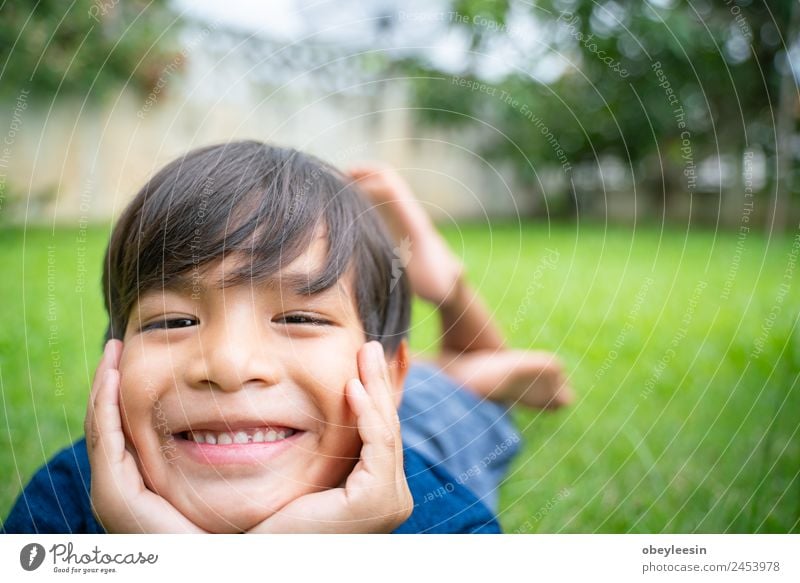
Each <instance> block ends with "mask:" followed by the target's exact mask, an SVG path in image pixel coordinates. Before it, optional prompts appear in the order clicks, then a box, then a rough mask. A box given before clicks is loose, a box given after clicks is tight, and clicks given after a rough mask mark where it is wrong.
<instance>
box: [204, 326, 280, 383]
mask: <svg viewBox="0 0 800 583" xmlns="http://www.w3.org/2000/svg"><path fill="white" fill-rule="evenodd" d="M268 335H269V334H268V331H262V330H260V328H259V326H258V322H254V321H253V317H252V314H251V315H250V316H249V317H248V318H247V320H246V321H245V320H242V319H241V318H240V319H238V320H235V319H232V318H229V319H227V321H226V322H225V323H224V324H223V325H220V326H217V327H215V328H214V329H209V330H207V332H206V333H205V334H200V336H199V354H198V358H197V360H198V362H197V363H196V364H194V365H192V369H193V371H194V374H193V375H192V376H193V378H192V379H191V381H190V382H191V383H192V384H193V385H194V386H206V387H207V386H211V387H212V388H216V389H218V390H222V391H237V390H239V389H241V388H243V387H245V386H253V387H258V386H262V387H267V386H272V385H275V384H277V383H279V382H280V378H281V366H282V365H281V363H280V359H279V358H278V355H277V351H276V350H273V349H270V347H269V346H267V344H268V338H267V336H268Z"/></svg>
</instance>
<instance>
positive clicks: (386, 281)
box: [103, 141, 410, 353]
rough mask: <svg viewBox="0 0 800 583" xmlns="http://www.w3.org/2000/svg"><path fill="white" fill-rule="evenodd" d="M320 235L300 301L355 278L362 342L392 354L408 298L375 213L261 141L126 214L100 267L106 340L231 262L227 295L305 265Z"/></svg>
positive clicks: (177, 164)
mask: <svg viewBox="0 0 800 583" xmlns="http://www.w3.org/2000/svg"><path fill="white" fill-rule="evenodd" d="M320 226H322V227H324V232H325V234H326V237H327V244H328V245H327V247H328V248H327V260H326V262H325V266H324V268H323V269H322V270H321V271H320V272H319V273H317V274H315V276H314V277H312V278H311V279H310V280H308V281H305V282H302V284H301V286H302V287H301V288H300V289H298V290H297V291H298V293H302V294H314V293H317V292H320V291H322V290H325V289H328V288H329V287H331V286H332V285H334V284H335V283H336V282H337V281H338V280H339V279H340V278H341V277H342V275H343V274H344V273H345V272H346V271H348V269H352V273H353V279H352V281H353V291H354V292H355V297H356V304H357V306H358V313H359V316H360V319H361V323H362V325H363V327H364V332H365V334H366V336H367V339H368V340H378V341H380V342H381V343H382V344H383V346H384V348H385V349H386V351H387V353H393V352H394V351H395V350H396V349H397V347H398V345H399V344H400V341H401V340H402V339H403V338H404V337H405V336H406V334H407V332H408V326H409V316H410V291H409V287H408V282H407V280H406V276H405V274H404V273H403V272H402V270H400V269H399V268H398V258H397V257H396V255H395V253H394V251H393V245H392V244H391V242H390V240H389V238H388V236H387V232H386V229H385V227H384V225H383V223H382V222H381V221H380V218H379V217H378V215H377V213H376V212H375V211H374V210H373V209H372V208H371V207H370V205H368V204H367V203H366V202H365V200H364V199H363V197H362V195H361V194H360V193H359V191H358V189H357V187H356V186H355V185H354V184H352V183H351V182H350V181H349V180H348V179H347V178H346V177H345V176H344V175H343V174H342V173H340V172H339V171H338V170H336V169H335V168H334V167H332V166H330V165H328V164H326V163H325V162H322V161H321V160H319V159H317V158H315V157H314V156H311V155H309V154H305V153H303V152H299V151H297V150H294V149H291V148H280V147H275V146H271V145H268V144H264V143H261V142H256V141H238V142H229V143H225V144H219V145H216V146H209V147H206V148H201V149H197V150H193V151H191V152H189V153H188V154H186V155H184V156H182V157H180V158H178V159H177V160H174V161H173V162H171V163H170V164H168V165H167V166H165V167H164V168H163V169H162V170H160V171H159V172H158V173H157V174H156V175H155V176H154V177H153V178H151V179H150V181H149V182H147V184H145V185H144V187H143V188H142V189H141V190H140V191H139V193H138V194H137V195H136V197H135V198H134V199H133V201H132V202H131V203H130V204H129V205H128V207H127V208H126V209H125V211H124V212H123V214H122V216H121V217H120V219H119V221H118V222H117V225H116V226H115V228H114V231H113V233H112V234H111V240H110V242H109V244H108V249H107V250H106V256H105V265H104V273H103V292H104V293H103V296H104V299H105V304H106V310H107V311H108V315H109V327H108V331H107V333H106V336H107V338H109V339H110V338H122V337H123V336H124V334H125V329H126V327H127V325H128V318H129V317H130V313H131V310H132V308H133V306H134V304H135V302H136V300H137V298H138V297H139V295H140V294H142V293H144V292H146V291H149V290H152V289H161V288H162V287H163V286H166V285H169V284H170V283H172V282H174V281H175V280H177V279H178V278H180V277H186V276H187V275H188V274H190V273H193V272H196V270H197V269H199V268H202V267H204V266H206V265H208V264H210V263H212V262H214V261H216V260H218V259H222V258H223V257H224V256H228V255H233V254H237V255H242V256H244V257H246V258H247V259H248V261H245V262H244V265H242V266H241V267H240V268H239V269H238V271H236V272H235V273H234V274H233V276H232V277H231V278H229V280H227V281H226V282H224V283H225V285H234V284H237V283H243V282H246V281H252V280H257V281H262V280H266V279H267V278H269V277H270V276H272V275H274V274H276V273H277V271H278V270H280V269H281V268H282V267H285V266H286V265H288V264H289V263H291V262H292V261H293V260H294V259H295V258H297V257H298V256H299V255H300V254H302V253H303V251H305V250H306V249H307V248H308V246H309V245H310V243H311V242H312V238H313V237H314V235H315V233H318V232H319V231H318V230H317V229H318V228H319V227H320Z"/></svg>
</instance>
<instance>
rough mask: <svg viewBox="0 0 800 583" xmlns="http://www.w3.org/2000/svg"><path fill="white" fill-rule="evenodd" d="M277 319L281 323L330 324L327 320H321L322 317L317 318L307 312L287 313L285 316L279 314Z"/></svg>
mask: <svg viewBox="0 0 800 583" xmlns="http://www.w3.org/2000/svg"><path fill="white" fill-rule="evenodd" d="M277 321H278V322H280V323H283V324H307V325H310V326H324V325H326V324H330V322H329V321H328V320H323V319H322V318H317V317H315V316H310V315H308V314H289V315H286V316H280V317H279V318H278V319H277Z"/></svg>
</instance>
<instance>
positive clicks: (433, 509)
mask: <svg viewBox="0 0 800 583" xmlns="http://www.w3.org/2000/svg"><path fill="white" fill-rule="evenodd" d="M404 455H405V457H404V465H405V470H406V476H407V479H408V484H409V488H410V489H411V494H412V496H413V498H414V504H415V506H414V511H413V513H412V514H411V517H410V518H409V519H408V520H407V521H406V522H404V523H403V524H402V525H400V527H399V528H398V529H397V530H396V531H395V532H396V533H497V532H500V527H499V525H498V523H497V520H496V519H495V517H494V516H493V515H492V513H491V512H490V511H489V509H488V508H487V507H486V506H484V505H483V504H482V503H481V502H480V501H479V500H478V499H477V498H476V497H475V495H474V494H472V492H470V491H469V490H468V489H466V488H465V487H464V486H462V485H460V484H458V483H457V482H456V480H455V479H454V478H453V477H452V476H451V475H450V474H448V473H447V472H446V471H445V470H444V469H442V468H441V467H440V466H437V465H434V464H432V463H430V462H428V461H427V460H426V459H425V458H423V457H422V456H421V455H419V454H418V453H416V452H415V451H414V450H412V449H408V448H406V449H405V450H404ZM90 484H91V470H90V467H89V457H88V454H87V452H86V441H85V439H80V440H79V441H77V442H75V443H74V444H73V445H72V446H70V447H67V448H65V449H63V450H62V451H61V452H59V453H58V454H57V455H56V456H55V457H54V458H53V459H52V460H51V461H50V462H49V463H48V464H47V465H46V466H44V467H43V468H41V469H40V470H39V471H38V472H37V473H36V474H35V475H34V477H33V479H32V480H31V481H30V483H29V484H28V485H27V486H26V488H25V490H23V492H22V493H21V494H20V496H19V498H18V499H17V501H16V503H15V504H14V507H13V508H12V510H11V513H10V514H9V516H8V519H7V520H6V521H5V523H4V524H3V528H2V531H3V532H4V533H8V534H11V533H19V534H27V533H31V534H35V533H38V534H53V533H59V534H68V533H75V534H78V533H88V534H102V533H104V532H105V531H104V530H103V528H102V527H101V526H100V524H98V522H97V520H96V519H95V517H94V514H93V513H92V509H91V505H90V501H89V487H90Z"/></svg>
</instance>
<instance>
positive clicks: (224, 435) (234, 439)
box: [186, 429, 296, 445]
mask: <svg viewBox="0 0 800 583" xmlns="http://www.w3.org/2000/svg"><path fill="white" fill-rule="evenodd" d="M295 433H296V431H295V430H294V429H281V430H280V431H275V430H274V429H256V430H253V429H250V430H240V431H236V432H228V431H221V432H216V431H188V432H187V433H186V438H187V439H188V440H189V441H194V442H195V443H208V444H210V445H230V444H233V443H235V444H238V445H241V444H246V443H271V442H273V441H280V440H282V439H286V438H287V437H291V436H292V435H294V434H295Z"/></svg>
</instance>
